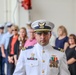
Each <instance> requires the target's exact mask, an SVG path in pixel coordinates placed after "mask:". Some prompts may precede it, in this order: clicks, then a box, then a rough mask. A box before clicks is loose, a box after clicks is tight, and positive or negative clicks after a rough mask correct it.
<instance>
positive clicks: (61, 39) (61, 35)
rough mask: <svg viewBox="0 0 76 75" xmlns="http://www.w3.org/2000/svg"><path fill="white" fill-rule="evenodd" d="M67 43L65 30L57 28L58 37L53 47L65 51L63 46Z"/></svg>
mask: <svg viewBox="0 0 76 75" xmlns="http://www.w3.org/2000/svg"><path fill="white" fill-rule="evenodd" d="M67 41H68V36H67V29H66V28H65V27H64V26H63V25H61V26H59V27H58V37H57V38H56V40H55V47H56V48H60V49H65V48H64V44H65V43H66V42H67Z"/></svg>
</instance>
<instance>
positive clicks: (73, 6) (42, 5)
mask: <svg viewBox="0 0 76 75" xmlns="http://www.w3.org/2000/svg"><path fill="white" fill-rule="evenodd" d="M32 8H33V9H32V11H31V20H32V21H34V20H37V19H46V20H50V21H51V22H53V23H54V24H55V28H54V31H55V32H56V31H57V27H58V26H59V25H64V26H65V27H66V28H67V30H68V32H69V33H75V27H76V26H75V24H76V14H75V13H76V0H32Z"/></svg>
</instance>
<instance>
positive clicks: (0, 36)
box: [0, 33, 4, 47]
mask: <svg viewBox="0 0 76 75" xmlns="http://www.w3.org/2000/svg"><path fill="white" fill-rule="evenodd" d="M3 35H4V33H3V34H1V33H0V47H1V40H2V38H3Z"/></svg>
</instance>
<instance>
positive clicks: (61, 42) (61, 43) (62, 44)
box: [55, 36, 68, 49]
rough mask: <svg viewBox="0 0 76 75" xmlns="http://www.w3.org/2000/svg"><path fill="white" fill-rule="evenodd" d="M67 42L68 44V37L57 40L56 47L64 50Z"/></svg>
mask: <svg viewBox="0 0 76 75" xmlns="http://www.w3.org/2000/svg"><path fill="white" fill-rule="evenodd" d="M65 42H68V37H67V36H66V37H64V38H63V39H60V40H59V38H56V41H55V47H57V48H62V49H64V44H65Z"/></svg>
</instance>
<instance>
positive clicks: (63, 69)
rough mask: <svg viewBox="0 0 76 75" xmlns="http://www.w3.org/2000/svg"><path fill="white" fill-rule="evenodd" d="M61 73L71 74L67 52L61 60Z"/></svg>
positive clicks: (60, 74)
mask: <svg viewBox="0 0 76 75" xmlns="http://www.w3.org/2000/svg"><path fill="white" fill-rule="evenodd" d="M59 75H70V72H69V70H68V65H67V60H66V56H65V54H64V55H63V57H62V58H61V60H60V68H59Z"/></svg>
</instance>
